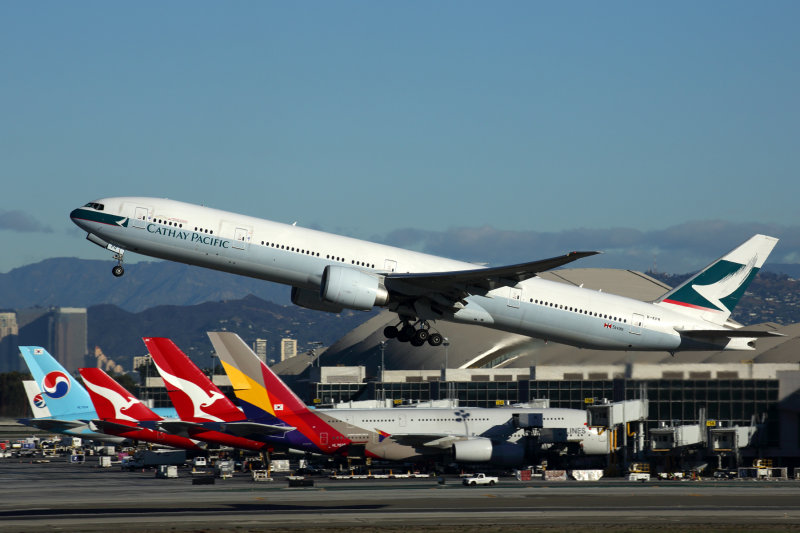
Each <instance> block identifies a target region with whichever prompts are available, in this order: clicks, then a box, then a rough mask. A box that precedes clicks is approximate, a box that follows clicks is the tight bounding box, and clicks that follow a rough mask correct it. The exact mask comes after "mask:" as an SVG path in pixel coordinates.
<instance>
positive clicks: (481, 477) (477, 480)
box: [462, 474, 498, 487]
mask: <svg viewBox="0 0 800 533" xmlns="http://www.w3.org/2000/svg"><path fill="white" fill-rule="evenodd" d="M497 482H498V479H497V478H496V477H494V476H487V475H486V474H475V475H474V476H471V477H465V478H464V480H463V481H462V483H464V485H467V486H469V487H473V486H476V485H494V484H495V483H497Z"/></svg>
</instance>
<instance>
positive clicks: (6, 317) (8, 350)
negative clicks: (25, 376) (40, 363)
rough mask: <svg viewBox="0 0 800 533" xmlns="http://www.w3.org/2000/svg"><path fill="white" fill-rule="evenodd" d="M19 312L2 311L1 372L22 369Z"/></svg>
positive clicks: (0, 319) (0, 329) (0, 336)
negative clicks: (19, 349) (19, 347)
mask: <svg viewBox="0 0 800 533" xmlns="http://www.w3.org/2000/svg"><path fill="white" fill-rule="evenodd" d="M18 335H19V327H18V326H17V314H16V313H13V312H7V313H0V372H13V371H16V370H22V368H21V367H22V366H24V365H23V364H22V358H21V357H20V356H19V352H18V350H17V346H19V343H18V342H17V338H18Z"/></svg>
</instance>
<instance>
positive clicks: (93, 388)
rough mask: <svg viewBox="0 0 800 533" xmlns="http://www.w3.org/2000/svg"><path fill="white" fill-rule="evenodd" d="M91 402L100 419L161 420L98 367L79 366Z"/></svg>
mask: <svg viewBox="0 0 800 533" xmlns="http://www.w3.org/2000/svg"><path fill="white" fill-rule="evenodd" d="M79 371H80V373H81V377H82V378H83V382H84V384H86V388H87V389H88V390H89V395H90V396H91V398H92V403H94V407H95V409H96V410H97V416H98V418H100V419H101V420H127V421H129V422H144V421H158V420H162V418H161V417H160V416H158V415H157V414H156V413H154V412H153V411H152V410H151V409H150V408H149V407H147V406H146V405H145V404H143V403H142V402H141V401H139V399H138V398H136V396H134V395H133V394H131V393H130V392H128V391H127V390H125V387H123V386H122V385H120V384H119V383H117V382H116V381H114V379H113V378H112V377H111V376H109V375H108V374H106V373H105V372H104V371H103V370H101V369H99V368H81V369H80V370H79Z"/></svg>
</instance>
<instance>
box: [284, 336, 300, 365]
mask: <svg viewBox="0 0 800 533" xmlns="http://www.w3.org/2000/svg"><path fill="white" fill-rule="evenodd" d="M295 355H297V341H296V340H295V339H281V361H285V360H287V359H289V358H290V357H294V356H295Z"/></svg>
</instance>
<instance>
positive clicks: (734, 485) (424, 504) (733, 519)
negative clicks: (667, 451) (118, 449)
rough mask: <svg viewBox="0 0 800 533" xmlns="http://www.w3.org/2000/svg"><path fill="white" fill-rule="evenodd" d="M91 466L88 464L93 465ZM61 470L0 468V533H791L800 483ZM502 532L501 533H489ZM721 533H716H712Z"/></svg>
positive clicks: (0, 463) (5, 462) (799, 527)
mask: <svg viewBox="0 0 800 533" xmlns="http://www.w3.org/2000/svg"><path fill="white" fill-rule="evenodd" d="M92 459H94V461H92ZM96 459H97V458H93V457H89V458H87V461H88V462H87V463H85V464H70V463H67V462H66V461H65V460H64V459H55V460H54V461H53V462H49V463H33V462H31V461H30V460H22V461H21V460H20V459H0V480H2V487H3V494H2V499H0V528H1V529H2V531H3V532H4V533H11V532H17V531H19V532H22V531H25V532H29V531H35V530H40V529H42V528H47V530H53V529H56V530H61V531H110V530H116V531H118V532H138V531H167V530H168V531H219V530H224V531H261V530H272V531H280V530H292V529H313V530H315V531H351V530H362V531H379V530H396V531H405V530H408V529H411V528H413V529H414V530H417V531H453V530H458V531H465V532H471V531H487V530H488V531H492V530H499V529H502V530H504V531H527V530H535V529H542V528H543V529H544V530H547V531H584V530H585V531H596V530H597V529H601V530H602V529H606V528H607V529H608V530H609V531H610V530H612V529H613V530H614V531H644V530H651V529H657V530H658V531H662V532H667V531H693V530H697V529H698V528H699V526H700V525H703V528H704V530H710V531H714V530H715V529H717V528H722V527H723V526H724V527H725V529H724V530H725V531H753V530H758V531H800V482H795V481H782V482H756V481H717V482H713V481H708V482H693V481H683V482H681V481H670V482H650V483H637V482H627V481H623V480H616V479H614V480H601V481H599V482H576V481H567V482H541V481H539V482H530V483H527V482H526V483H522V482H519V481H516V480H514V479H513V478H501V482H500V483H499V484H498V485H496V486H494V487H486V488H484V487H477V488H472V487H464V486H462V485H460V484H459V483H458V479H457V478H456V477H450V478H447V479H446V482H445V484H444V485H442V484H439V483H437V480H436V479H435V478H431V479H400V480H331V479H327V478H314V482H315V486H314V487H303V488H289V487H288V483H287V481H286V479H285V478H275V480H274V481H272V482H262V483H256V482H253V481H252V479H251V477H250V476H249V475H247V474H244V473H237V474H236V475H235V476H234V477H233V478H232V479H225V480H221V479H217V480H216V483H215V484H213V485H193V484H192V479H191V471H190V470H188V469H181V470H180V471H179V476H180V477H178V478H177V479H158V478H156V477H155V473H154V471H153V470H147V471H144V472H142V471H135V472H123V471H121V470H120V469H119V467H111V468H99V467H98V466H97V460H96ZM498 528H499V529H498ZM718 530H719V531H722V530H723V529H718Z"/></svg>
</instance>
